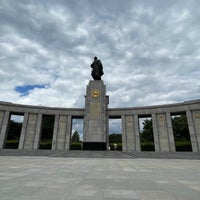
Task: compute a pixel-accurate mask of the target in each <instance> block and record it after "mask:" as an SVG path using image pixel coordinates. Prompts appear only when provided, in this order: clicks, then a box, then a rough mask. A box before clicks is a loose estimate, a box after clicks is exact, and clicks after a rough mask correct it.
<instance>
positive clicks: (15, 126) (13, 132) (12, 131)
mask: <svg viewBox="0 0 200 200" xmlns="http://www.w3.org/2000/svg"><path fill="white" fill-rule="evenodd" d="M21 127H22V123H21V122H15V121H13V120H10V123H9V131H8V136H7V140H16V139H19V137H20V133H21Z"/></svg>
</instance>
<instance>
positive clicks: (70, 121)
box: [65, 115, 72, 150]
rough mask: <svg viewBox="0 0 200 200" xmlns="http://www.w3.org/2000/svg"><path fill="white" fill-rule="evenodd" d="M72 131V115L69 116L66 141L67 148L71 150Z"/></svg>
mask: <svg viewBox="0 0 200 200" xmlns="http://www.w3.org/2000/svg"><path fill="white" fill-rule="evenodd" d="M71 132H72V116H70V115H69V116H68V117H67V131H66V141H65V149H66V150H69V148H70V141H71Z"/></svg>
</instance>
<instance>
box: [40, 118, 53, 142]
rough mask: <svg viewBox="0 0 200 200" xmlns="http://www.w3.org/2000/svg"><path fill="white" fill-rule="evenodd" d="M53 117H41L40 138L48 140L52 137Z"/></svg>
mask: <svg viewBox="0 0 200 200" xmlns="http://www.w3.org/2000/svg"><path fill="white" fill-rule="evenodd" d="M54 120H55V117H54V116H53V115H44V116H43V117H42V136H41V139H44V140H48V139H52V137H53V128H54Z"/></svg>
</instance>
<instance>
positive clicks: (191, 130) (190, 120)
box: [186, 110, 200, 152]
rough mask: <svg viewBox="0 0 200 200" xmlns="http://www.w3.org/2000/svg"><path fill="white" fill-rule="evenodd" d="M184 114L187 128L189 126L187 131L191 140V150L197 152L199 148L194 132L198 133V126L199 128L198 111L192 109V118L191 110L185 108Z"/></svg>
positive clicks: (199, 114)
mask: <svg viewBox="0 0 200 200" xmlns="http://www.w3.org/2000/svg"><path fill="white" fill-rule="evenodd" d="M186 116H187V122H188V128H189V133H190V141H191V145H192V151H193V152H198V151H199V150H200V149H199V146H198V141H197V136H196V132H199V133H200V130H199V128H200V112H199V111H194V112H193V116H194V118H193V117H192V113H191V111H190V110H187V111H186ZM193 120H194V121H193ZM199 142H200V141H199ZM199 144H200V143H199Z"/></svg>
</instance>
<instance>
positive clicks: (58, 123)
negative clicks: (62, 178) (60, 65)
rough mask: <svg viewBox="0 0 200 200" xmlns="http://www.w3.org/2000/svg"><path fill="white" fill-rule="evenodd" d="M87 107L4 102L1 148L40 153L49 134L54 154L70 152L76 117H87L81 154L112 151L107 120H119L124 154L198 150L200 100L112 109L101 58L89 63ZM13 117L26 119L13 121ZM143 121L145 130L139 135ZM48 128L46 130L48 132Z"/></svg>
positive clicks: (199, 139)
mask: <svg viewBox="0 0 200 200" xmlns="http://www.w3.org/2000/svg"><path fill="white" fill-rule="evenodd" d="M91 68H92V72H91V76H92V77H93V79H94V80H90V81H89V84H88V85H87V89H86V96H85V108H52V107H43V106H30V105H20V104H14V103H7V102H2V103H1V104H0V108H1V109H0V110H1V111H0V123H1V135H0V148H1V149H19V150H38V149H42V141H43V140H45V135H48V141H50V144H49V146H48V149H50V150H70V149H73V148H71V138H72V121H73V118H81V119H83V121H84V122H83V124H84V126H83V141H82V144H81V147H80V148H79V149H80V150H81V149H82V150H105V151H106V150H109V149H110V147H109V135H108V132H109V119H120V121H121V126H122V139H121V142H122V149H121V150H122V151H123V152H132V153H133V152H141V151H153V152H170V153H173V152H174V153H175V152H178V151H187V152H193V153H195V152H200V147H199V145H200V128H199V124H200V110H199V108H200V100H193V101H185V102H182V103H176V104H167V105H158V106H145V107H129V108H108V104H109V96H108V95H107V94H106V85H105V84H104V82H103V80H101V76H102V75H103V74H104V72H103V65H102V63H101V61H100V60H98V59H97V57H94V61H93V63H92V64H91ZM13 116H19V117H21V118H23V120H21V123H20V122H14V121H13V120H12V117H13ZM141 119H145V120H144V122H143V123H144V125H146V126H147V127H148V128H146V130H145V131H146V132H145V131H144V130H143V131H141V130H140V129H141V127H140V126H141V122H140V121H141ZM45 125H46V128H45Z"/></svg>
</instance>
